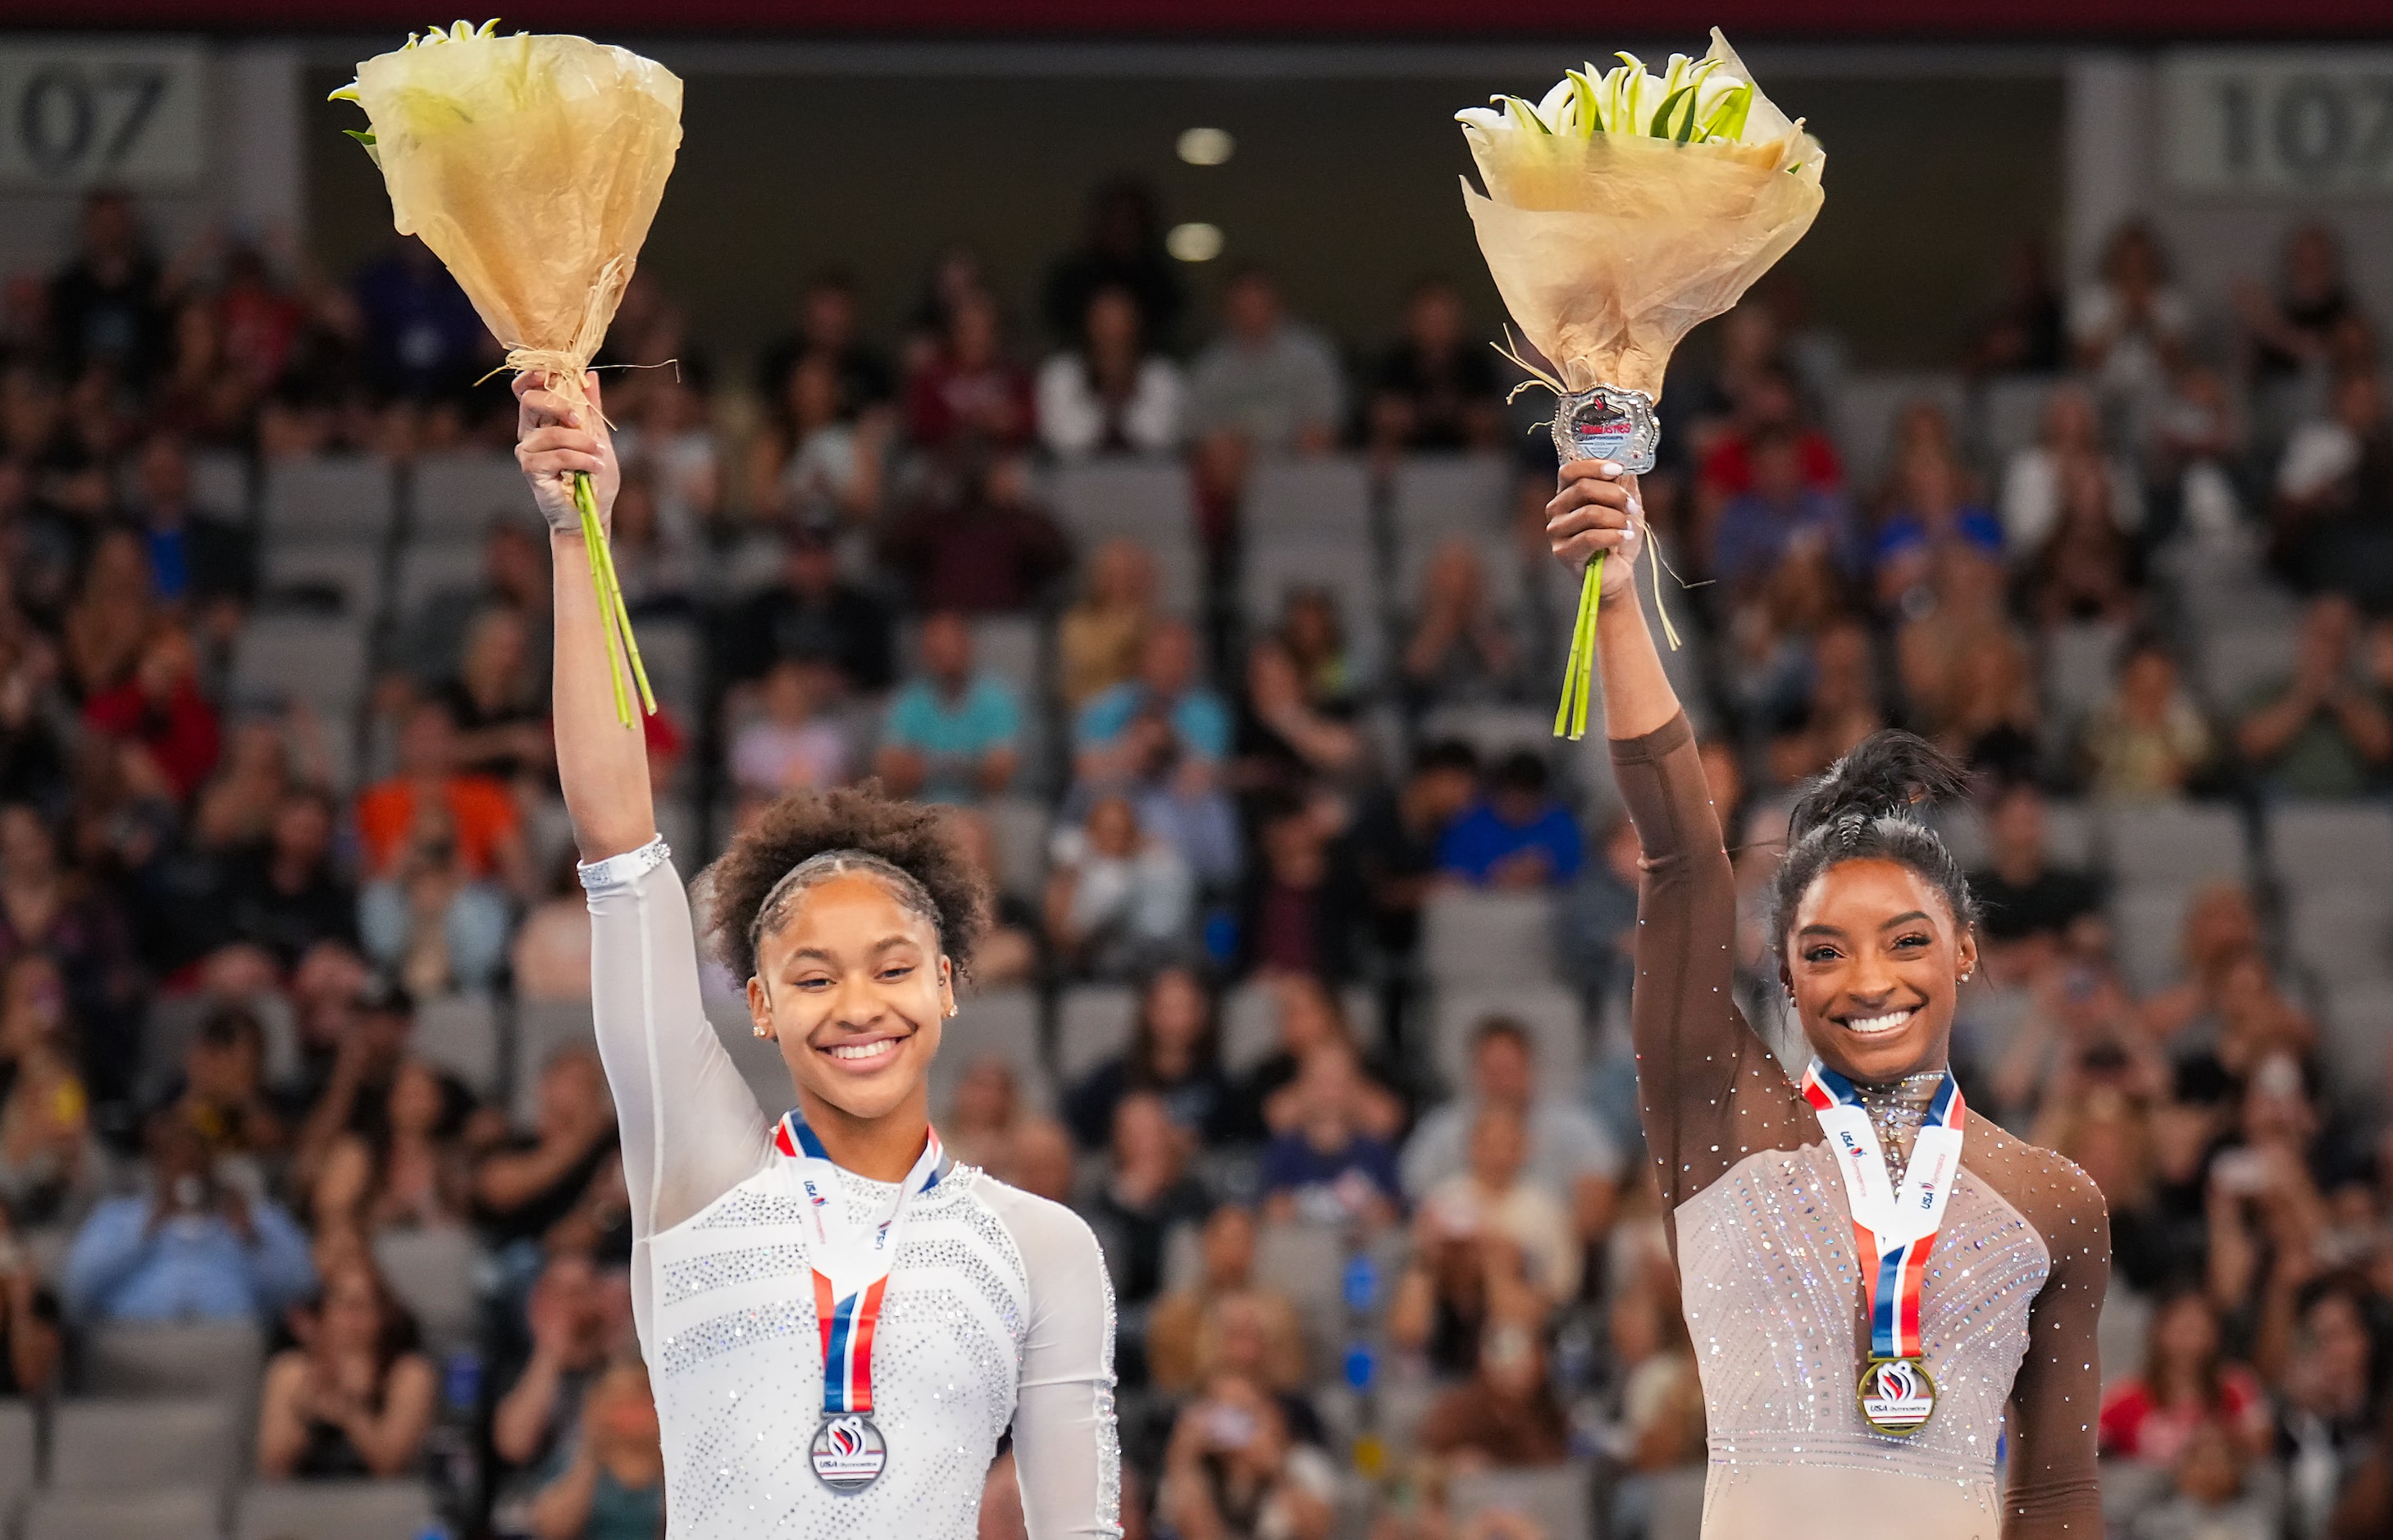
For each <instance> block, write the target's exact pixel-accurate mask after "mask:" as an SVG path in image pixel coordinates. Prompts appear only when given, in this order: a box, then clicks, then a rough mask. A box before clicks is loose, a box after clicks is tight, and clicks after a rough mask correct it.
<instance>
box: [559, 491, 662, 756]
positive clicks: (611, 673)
mask: <svg viewBox="0 0 2393 1540" xmlns="http://www.w3.org/2000/svg"><path fill="white" fill-rule="evenodd" d="M573 506H574V507H575V508H576V509H577V510H579V511H580V513H581V515H582V551H583V554H584V555H587V556H588V557H589V559H590V586H591V588H592V590H593V591H594V592H595V593H596V594H597V595H598V624H599V627H600V629H602V630H603V631H605V632H606V633H607V682H608V684H609V685H613V686H614V687H615V720H616V721H618V722H620V723H621V724H623V725H624V726H626V727H629V726H630V725H631V724H632V701H631V697H630V695H629V694H628V693H626V692H625V690H624V688H623V653H622V649H621V646H620V645H619V644H618V643H617V641H616V637H615V633H616V632H617V630H618V629H620V630H621V632H622V633H623V641H624V642H629V641H630V640H631V636H632V628H631V624H630V622H629V621H627V620H624V619H623V596H622V594H621V592H620V591H619V590H618V589H617V588H616V587H615V585H614V576H615V562H614V557H613V555H612V553H610V552H609V551H608V548H607V531H606V530H605V529H601V528H600V527H599V524H598V498H597V494H596V493H595V492H593V491H592V490H591V489H590V476H589V473H588V472H586V471H577V472H575V473H574V476H573ZM637 656H638V655H637V654H636V653H635V654H634V659H636V658H637ZM636 666H637V664H636V662H635V663H634V667H636ZM640 687H641V692H642V694H643V696H645V695H646V693H647V680H646V679H645V678H644V679H642V680H641V681H640ZM649 709H650V710H651V711H653V710H655V708H654V707H653V706H651V707H650V708H649Z"/></svg>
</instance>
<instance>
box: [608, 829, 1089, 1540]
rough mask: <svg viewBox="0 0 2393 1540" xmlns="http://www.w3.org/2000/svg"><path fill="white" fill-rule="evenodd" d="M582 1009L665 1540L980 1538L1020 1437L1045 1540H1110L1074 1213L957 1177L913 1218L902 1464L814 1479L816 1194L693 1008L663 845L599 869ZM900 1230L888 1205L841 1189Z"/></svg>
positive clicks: (1036, 1537)
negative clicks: (873, 1472) (659, 1460)
mask: <svg viewBox="0 0 2393 1540" xmlns="http://www.w3.org/2000/svg"><path fill="white" fill-rule="evenodd" d="M583 873H584V878H583V881H584V885H585V886H586V887H588V889H589V898H590V913H591V919H592V935H591V943H592V945H591V958H592V962H591V999H592V1003H593V1006H594V1009H595V1014H596V1018H597V1026H598V1049H599V1053H600V1056H601V1057H602V1058H603V1059H604V1060H605V1061H606V1065H607V1078H608V1083H609V1084H610V1085H611V1086H612V1087H613V1088H614V1093H615V1105H616V1115H617V1117H618V1119H619V1120H620V1122H621V1129H622V1150H623V1174H624V1178H625V1181H626V1183H627V1185H628V1186H629V1188H630V1192H631V1199H632V1215H633V1231H634V1246H633V1265H632V1295H633V1314H634V1320H635V1322H636V1324H637V1325H638V1327H639V1335H640V1346H641V1349H642V1351H643V1352H644V1353H645V1354H646V1356H647V1362H648V1366H649V1371H650V1376H651V1378H652V1380H653V1382H654V1384H655V1387H656V1395H657V1411H658V1414H659V1417H660V1421H661V1422H662V1425H663V1433H664V1446H665V1460H666V1501H667V1509H668V1514H669V1519H668V1522H669V1524H670V1527H671V1533H672V1540H715V1537H721V1540H735V1537H736V1540H765V1537H767V1536H792V1537H796V1536H804V1537H808V1540H815V1537H829V1536H846V1535H854V1536H858V1537H863V1536H875V1537H879V1536H886V1535H900V1534H902V1535H905V1536H908V1537H909V1540H972V1537H973V1536H974V1533H975V1517H976V1515H977V1513H978V1510H979V1504H980V1494H981V1489H982V1485H983V1481H984V1479H985V1477H986V1475H987V1470H988V1466H989V1462H990V1460H991V1458H992V1457H993V1456H994V1455H995V1452H996V1445H997V1441H998V1439H999V1437H1000V1435H1001V1434H1002V1433H1003V1432H1004V1431H1005V1429H1006V1428H1007V1427H1008V1425H1009V1424H1010V1425H1011V1426H1012V1427H1013V1447H1014V1452H1015V1462H1016V1466H1017V1468H1018V1470H1019V1473H1020V1478H1021V1486H1022V1506H1023V1511H1024V1516H1025V1518H1026V1520H1027V1525H1028V1532H1029V1534H1030V1536H1031V1540H1065V1537H1067V1536H1118V1535H1119V1534H1120V1533H1121V1530H1120V1525H1119V1521H1118V1507H1119V1495H1120V1484H1121V1462H1120V1456H1119V1454H1118V1445H1117V1442H1116V1438H1115V1428H1114V1408H1113V1382H1114V1381H1113V1342H1114V1304H1113V1291H1112V1287H1111V1285H1110V1284H1109V1283H1108V1281H1107V1278H1106V1273H1105V1262H1104V1259H1103V1258H1102V1256H1101V1255H1100V1254H1099V1252H1098V1249H1097V1244H1096V1239H1095V1237H1094V1236H1093V1235H1092V1233H1090V1231H1089V1228H1088V1226H1087V1225H1086V1224H1085V1223H1083V1222H1082V1221H1081V1220H1079V1217H1078V1216H1076V1215H1074V1214H1073V1213H1072V1212H1071V1211H1070V1210H1068V1209H1066V1208H1064V1207H1060V1206H1058V1205H1056V1204H1053V1203H1050V1202H1048V1201H1046V1200H1045V1199H1043V1198H1038V1197H1033V1196H1031V1195H1030V1194H1027V1193H1023V1192H1019V1191H1017V1190H1015V1189H1014V1188H1012V1187H1008V1186H1006V1185H1005V1184H1004V1183H1002V1182H1000V1181H996V1180H995V1179H993V1178H991V1177H989V1176H987V1175H986V1174H984V1173H982V1172H980V1171H977V1170H975V1169H974V1168H971V1167H966V1166H958V1167H956V1168H954V1169H953V1170H952V1171H950V1172H949V1173H948V1176H946V1177H945V1178H943V1179H942V1180H940V1181H938V1182H937V1183H936V1184H935V1185H934V1186H932V1187H931V1188H930V1189H928V1190H927V1191H925V1192H924V1193H922V1194H921V1195H920V1196H918V1197H917V1198H916V1199H915V1200H914V1201H913V1202H912V1203H911V1204H910V1205H909V1207H908V1208H907V1213H906V1220H905V1225H904V1228H903V1230H902V1232H901V1238H900V1240H899V1243H898V1251H897V1257H896V1265H895V1266H894V1267H893V1268H892V1269H891V1272H890V1276H889V1284H888V1288H887V1292H886V1295H885V1298H884V1299H883V1306H882V1312H881V1319H880V1325H879V1329H878V1331H877V1332H876V1334H875V1338H874V1348H873V1351H872V1363H871V1372H872V1401H873V1412H872V1416H873V1420H874V1422H875V1424H876V1425H877V1426H878V1427H879V1428H880V1429H881V1430H882V1432H883V1436H884V1437H885V1439H886V1442H887V1444H888V1450H889V1463H888V1468H887V1470H886V1472H885V1473H884V1474H883V1476H882V1478H881V1480H880V1481H878V1482H876V1483H875V1484H873V1485H872V1486H870V1487H869V1488H867V1489H866V1490H865V1491H863V1492H861V1493H856V1494H835V1493H833V1492H831V1491H830V1490H829V1489H828V1488H826V1487H824V1486H823V1485H821V1484H820V1483H819V1482H818V1481H817V1480H816V1478H815V1475H814V1472H813V1469H812V1468H811V1467H810V1465H809V1463H808V1460H807V1446H808V1443H809V1442H810V1441H811V1440H812V1439H813V1437H814V1433H815V1429H816V1427H817V1424H818V1423H819V1421H820V1420H821V1416H822V1381H823V1370H822V1351H821V1338H820V1336H819V1334H818V1332H817V1323H816V1318H815V1303H814V1289H813V1272H812V1266H811V1262H810V1259H809V1254H808V1250H807V1231H806V1229H805V1228H804V1226H803V1225H802V1224H801V1223H799V1222H798V1221H799V1220H802V1219H803V1218H804V1214H805V1211H806V1210H805V1203H804V1195H803V1193H802V1192H801V1191H800V1190H799V1189H798V1188H797V1187H796V1185H795V1175H794V1171H793V1167H794V1164H795V1163H794V1161H792V1160H791V1158H789V1157H788V1156H787V1155H783V1154H781V1153H780V1152H779V1151H778V1150H777V1149H776V1147H775V1140H774V1132H775V1120H774V1119H772V1118H769V1117H767V1116H765V1113H764V1112H763V1111H762V1110H761V1109H760V1108H758V1106H757V1105H756V1101H755V1098H754V1097H753V1096H752V1094H751V1093H750V1091H749V1090H748V1087H747V1084H746V1082H744V1081H743V1080H742V1079H741V1078H740V1076H739V1070H738V1068H737V1067H736V1066H735V1065H734V1064H733V1063H732V1061H731V1058H730V1056H729V1055H728V1054H726V1052H725V1051H723V1045H722V1043H721V1042H720V1041H718V1040H717V1038H715V1035H714V1028H713V1025H712V1024H710V1023H709V1022H708V1020H707V1018H706V1014H705V1011H704V1009H703V1007H702V1005H701V1003H700V996H699V975H698V949H697V938H696V936H695V934H694V933H693V928H692V925H691V922H690V911H689V902H688V898H687V894H685V893H684V892H683V889H682V884H681V880H680V878H679V877H678V876H677V875H676V874H675V872H674V870H673V865H672V863H671V862H670V861H668V860H666V859H664V854H663V844H662V842H654V843H652V844H650V845H649V846H647V847H646V848H644V849H643V850H640V851H635V852H633V853H632V854H630V855H621V856H617V857H615V858H614V859H613V860H611V861H608V862H603V863H599V864H597V865H596V866H594V867H587V868H583ZM841 1178H842V1181H843V1186H844V1188H845V1190H846V1197H847V1201H848V1202H849V1203H850V1204H851V1205H860V1206H862V1207H864V1208H865V1209H866V1210H867V1211H873V1212H879V1213H883V1214H886V1213H887V1212H889V1211H890V1209H891V1208H892V1207H893V1206H894V1204H895V1202H896V1195H897V1189H896V1185H895V1184H893V1183H887V1182H876V1181H868V1180H867V1179H865V1178H862V1177H857V1176H855V1175H853V1174H852V1173H849V1172H845V1171H843V1172H842V1173H841Z"/></svg>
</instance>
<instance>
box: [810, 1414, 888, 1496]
mask: <svg viewBox="0 0 2393 1540" xmlns="http://www.w3.org/2000/svg"><path fill="white" fill-rule="evenodd" d="M806 1457H807V1459H808V1460H810V1461H811V1462H813V1465H814V1468H815V1479H816V1480H817V1481H820V1482H822V1484H823V1485H825V1486H827V1487H829V1488H830V1489H831V1490H832V1491H833V1492H836V1493H839V1494H843V1495H852V1494H856V1493H858V1492H861V1491H863V1490H864V1489H865V1488H866V1487H869V1486H870V1485H871V1484H872V1483H873V1482H875V1481H879V1480H880V1479H881V1472H882V1471H883V1470H884V1469H886V1468H888V1465H889V1446H888V1444H886V1443H884V1442H882V1438H881V1429H878V1428H876V1427H874V1426H873V1423H872V1419H871V1418H870V1417H868V1416H865V1415H864V1414H863V1413H861V1412H841V1413H838V1414H835V1415H833V1416H827V1417H825V1418H823V1420H822V1426H821V1427H820V1428H817V1429H815V1442H814V1443H813V1445H812V1447H810V1448H809V1449H808V1450H807V1451H806Z"/></svg>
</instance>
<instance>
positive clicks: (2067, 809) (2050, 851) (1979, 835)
mask: <svg viewBox="0 0 2393 1540" xmlns="http://www.w3.org/2000/svg"><path fill="white" fill-rule="evenodd" d="M1931 821H1932V822H1933V823H1934V824H1935V826H1936V830H1937V832H1938V833H1939V834H1941V835H1942V836H1943V839H1944V844H1945V847H1946V848H1947V849H1949V850H1951V851H1952V853H1953V858H1954V859H1955V860H1956V861H1958V862H1960V863H1961V868H1962V869H1963V870H1964V871H1974V870H1976V869H1978V868H1981V867H1983V866H1984V865H1985V864H1986V862H1987V860H1988V859H1989V858H1990V857H1989V855H1988V852H1987V845H1986V816H1985V813H1984V811H1983V810H1982V809H1981V808H1980V807H1979V806H1978V804H1977V803H1947V804H1946V805H1944V806H1942V807H1940V808H1938V809H1937V810H1936V813H1935V816H1934V817H1933V819H1932V820H1931ZM2044 854H2045V857H2046V859H2047V860H2049V861H2051V862H2052V863H2053V864H2054V865H2055V866H2062V867H2075V868H2088V867H2091V866H2093V865H2094V864H2095V862H2094V815H2093V811H2092V810H2091V809H2090V808H2088V807H2087V806H2086V804H2085V803H2077V802H2060V801H2054V800H2050V799H2047V800H2046V803H2045V804H2044Z"/></svg>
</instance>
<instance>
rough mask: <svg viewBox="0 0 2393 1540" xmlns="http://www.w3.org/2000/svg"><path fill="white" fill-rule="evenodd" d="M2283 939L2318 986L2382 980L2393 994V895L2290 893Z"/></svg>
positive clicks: (2367, 891) (2371, 891) (2379, 890)
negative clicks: (2315, 978)
mask: <svg viewBox="0 0 2393 1540" xmlns="http://www.w3.org/2000/svg"><path fill="white" fill-rule="evenodd" d="M2285 938H2286V940H2287V941H2288V942H2289V943H2290V944H2291V946H2292V947H2293V953H2294V956H2295V958H2296V959H2299V960H2300V962H2301V964H2302V966H2303V967H2305V968H2307V969H2308V970H2309V971H2310V972H2311V973H2313V974H2314V975H2316V976H2317V977H2318V978H2319V980H2320V981H2321V982H2322V983H2325V984H2327V985H2331V986H2340V985H2355V984H2366V983H2369V982H2372V981H2379V980H2381V981H2385V983H2386V990H2387V992H2388V993H2393V894H2387V893H2386V890H2385V889H2383V888H2382V887H2379V888H2375V889H2367V888H2329V889H2325V890H2323V891H2318V892H2310V891H2302V892H2296V893H2295V894H2292V895H2291V897H2290V899H2289V901H2288V902H2287V904H2286V906H2285Z"/></svg>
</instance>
